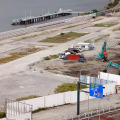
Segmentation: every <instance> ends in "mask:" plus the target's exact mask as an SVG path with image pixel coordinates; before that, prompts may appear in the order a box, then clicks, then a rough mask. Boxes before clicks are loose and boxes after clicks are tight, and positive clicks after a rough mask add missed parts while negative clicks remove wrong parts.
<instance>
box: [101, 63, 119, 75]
mask: <svg viewBox="0 0 120 120" xmlns="http://www.w3.org/2000/svg"><path fill="white" fill-rule="evenodd" d="M110 66H113V67H116V68H118V69H119V75H120V65H118V64H116V63H114V62H112V61H111V62H109V64H108V65H107V67H106V68H105V70H103V72H107V70H108V68H109V67H110Z"/></svg>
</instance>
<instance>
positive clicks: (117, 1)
mask: <svg viewBox="0 0 120 120" xmlns="http://www.w3.org/2000/svg"><path fill="white" fill-rule="evenodd" d="M118 3H119V0H114V2H113V3H109V4H108V6H107V9H110V8H113V7H114V6H116V5H117V4H118Z"/></svg>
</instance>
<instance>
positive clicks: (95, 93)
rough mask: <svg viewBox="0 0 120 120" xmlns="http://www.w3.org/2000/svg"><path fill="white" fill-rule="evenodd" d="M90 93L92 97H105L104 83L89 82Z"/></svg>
mask: <svg viewBox="0 0 120 120" xmlns="http://www.w3.org/2000/svg"><path fill="white" fill-rule="evenodd" d="M89 94H90V96H92V97H96V98H100V99H103V85H98V84H94V83H89Z"/></svg>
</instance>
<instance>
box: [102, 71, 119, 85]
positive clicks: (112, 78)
mask: <svg viewBox="0 0 120 120" xmlns="http://www.w3.org/2000/svg"><path fill="white" fill-rule="evenodd" d="M100 78H101V79H105V80H109V81H114V82H117V85H120V75H115V74H110V73H104V72H100Z"/></svg>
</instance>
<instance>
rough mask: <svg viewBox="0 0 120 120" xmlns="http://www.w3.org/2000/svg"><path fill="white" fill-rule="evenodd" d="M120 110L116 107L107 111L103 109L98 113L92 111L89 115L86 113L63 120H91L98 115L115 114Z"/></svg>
mask: <svg viewBox="0 0 120 120" xmlns="http://www.w3.org/2000/svg"><path fill="white" fill-rule="evenodd" d="M117 110H120V106H115V107H109V108H107V109H102V110H96V111H91V112H88V113H84V114H82V115H78V116H74V117H73V116H72V117H71V118H66V119H62V120H80V119H85V118H88V117H89V118H90V117H94V116H96V115H102V114H105V113H109V112H114V111H117Z"/></svg>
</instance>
